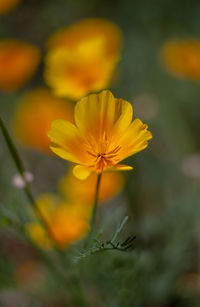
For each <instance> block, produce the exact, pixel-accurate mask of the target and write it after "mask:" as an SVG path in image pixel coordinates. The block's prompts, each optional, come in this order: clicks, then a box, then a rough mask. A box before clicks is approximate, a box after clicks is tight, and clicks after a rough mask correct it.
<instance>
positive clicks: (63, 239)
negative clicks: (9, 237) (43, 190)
mask: <svg viewBox="0 0 200 307" xmlns="http://www.w3.org/2000/svg"><path fill="white" fill-rule="evenodd" d="M36 204H37V206H38V208H39V210H40V212H41V215H42V216H43V220H44V222H45V224H46V225H47V227H48V233H47V231H46V230H45V229H44V228H43V226H42V225H41V224H39V223H38V222H37V221H33V222H30V223H29V224H27V226H26V229H27V232H28V234H29V236H30V237H31V238H32V240H33V241H34V242H35V243H36V244H38V245H39V246H41V247H43V248H45V249H48V248H50V247H51V246H52V242H54V244H56V245H57V246H59V247H61V248H63V247H66V246H67V245H68V244H70V243H75V242H77V241H78V240H80V239H81V238H82V237H83V236H84V235H85V234H86V233H87V232H88V230H89V223H88V220H89V217H90V213H91V212H90V211H91V210H90V209H89V208H88V210H87V209H86V208H85V207H84V206H82V205H81V204H78V203H66V201H63V200H61V199H59V198H58V197H55V196H54V195H50V194H44V195H42V196H40V197H39V198H38V199H37V200H36Z"/></svg>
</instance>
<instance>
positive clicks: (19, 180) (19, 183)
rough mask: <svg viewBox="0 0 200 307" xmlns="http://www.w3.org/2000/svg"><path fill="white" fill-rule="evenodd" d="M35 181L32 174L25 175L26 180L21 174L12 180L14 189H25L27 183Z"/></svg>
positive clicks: (26, 173)
mask: <svg viewBox="0 0 200 307" xmlns="http://www.w3.org/2000/svg"><path fill="white" fill-rule="evenodd" d="M33 179H34V176H33V174H32V173H30V172H25V173H24V178H23V177H22V175H20V174H15V175H14V176H13V178H12V184H13V186H14V187H16V188H18V189H23V188H24V187H25V186H26V184H27V183H30V182H32V181H33Z"/></svg>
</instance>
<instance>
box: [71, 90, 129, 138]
mask: <svg viewBox="0 0 200 307" xmlns="http://www.w3.org/2000/svg"><path fill="white" fill-rule="evenodd" d="M132 112H133V110H132V106H131V104H130V103H129V102H127V101H125V100H123V99H115V98H114V96H113V94H112V93H111V92H110V91H108V90H106V91H103V92H101V93H100V94H97V95H96V94H92V95H89V96H87V97H84V98H83V99H81V100H80V101H79V102H78V103H77V104H76V107H75V122H76V125H77V127H78V128H79V129H80V131H81V132H82V133H83V134H85V133H86V132H88V131H90V133H91V134H92V135H93V136H94V137H97V138H101V137H102V136H104V134H105V133H106V135H107V136H109V135H110V133H111V132H112V129H113V128H114V131H119V130H120V132H121V131H124V130H125V129H126V128H127V127H128V126H129V124H130V122H131V120H132Z"/></svg>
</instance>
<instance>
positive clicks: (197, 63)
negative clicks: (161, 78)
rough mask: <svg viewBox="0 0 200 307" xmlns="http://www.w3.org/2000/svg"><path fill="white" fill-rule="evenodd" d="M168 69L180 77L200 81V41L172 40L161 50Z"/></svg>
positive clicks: (193, 39) (191, 39) (192, 39)
mask: <svg viewBox="0 0 200 307" xmlns="http://www.w3.org/2000/svg"><path fill="white" fill-rule="evenodd" d="M161 55H162V59H163V61H164V64H165V66H166V68H167V69H168V70H169V72H171V73H172V74H174V75H176V76H178V77H186V78H190V79H193V80H196V81H200V40H199V39H195V38H190V39H187V40H171V41H168V42H166V43H165V44H164V46H163V47H162V49H161Z"/></svg>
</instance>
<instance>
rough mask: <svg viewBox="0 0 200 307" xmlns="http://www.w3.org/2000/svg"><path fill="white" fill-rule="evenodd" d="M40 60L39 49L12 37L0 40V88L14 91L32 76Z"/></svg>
mask: <svg viewBox="0 0 200 307" xmlns="http://www.w3.org/2000/svg"><path fill="white" fill-rule="evenodd" d="M39 61H40V50H39V49H38V48H37V47H35V46H33V45H31V44H28V43H25V42H23V41H19V40H14V39H4V40H1V41H0V67H1V69H0V90H4V91H14V90H17V89H19V88H21V87H22V86H24V84H25V83H26V82H27V81H28V80H29V79H30V78H31V77H32V75H33V74H34V73H35V71H36V68H37V67H38V64H39Z"/></svg>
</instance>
